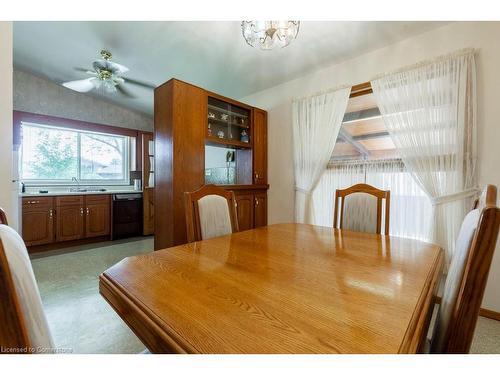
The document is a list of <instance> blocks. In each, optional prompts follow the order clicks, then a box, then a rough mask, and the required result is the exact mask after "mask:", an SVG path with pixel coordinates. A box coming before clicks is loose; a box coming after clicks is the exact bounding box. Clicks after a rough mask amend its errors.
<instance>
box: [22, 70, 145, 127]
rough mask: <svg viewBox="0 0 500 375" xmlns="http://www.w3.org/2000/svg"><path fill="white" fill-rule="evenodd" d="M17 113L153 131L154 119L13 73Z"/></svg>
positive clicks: (26, 75)
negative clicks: (29, 113) (23, 112)
mask: <svg viewBox="0 0 500 375" xmlns="http://www.w3.org/2000/svg"><path fill="white" fill-rule="evenodd" d="M13 95H14V109H15V110H17V111H25V112H32V113H37V114H42V115H50V116H56V117H64V118H69V119H73V120H80V121H88V122H94V123H97V124H105V125H114V126H119V127H122V128H130V129H139V130H146V131H153V119H152V117H151V116H148V115H146V114H143V113H138V112H134V111H132V110H130V109H127V108H124V107H120V106H118V105H116V104H113V103H110V102H107V101H104V100H99V99H98V98H94V97H92V96H89V95H85V94H82V93H79V92H76V91H73V90H70V89H67V88H66V87H63V86H61V85H58V84H56V83H54V82H51V81H49V80H46V79H44V78H40V77H37V76H35V75H33V74H30V73H27V72H24V71H21V70H17V69H15V70H14V94H13Z"/></svg>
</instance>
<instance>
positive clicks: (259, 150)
mask: <svg viewBox="0 0 500 375" xmlns="http://www.w3.org/2000/svg"><path fill="white" fill-rule="evenodd" d="M253 183H254V184H255V185H265V184H267V112H266V111H263V110H261V109H258V108H254V109H253Z"/></svg>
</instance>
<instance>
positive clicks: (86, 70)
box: [73, 66, 92, 73]
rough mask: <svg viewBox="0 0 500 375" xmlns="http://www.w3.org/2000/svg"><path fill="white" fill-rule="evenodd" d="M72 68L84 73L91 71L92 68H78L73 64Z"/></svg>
mask: <svg viewBox="0 0 500 375" xmlns="http://www.w3.org/2000/svg"><path fill="white" fill-rule="evenodd" d="M73 69H74V70H76V71H77V72H85V73H87V72H92V69H85V68H80V67H78V66H75V67H74V68H73Z"/></svg>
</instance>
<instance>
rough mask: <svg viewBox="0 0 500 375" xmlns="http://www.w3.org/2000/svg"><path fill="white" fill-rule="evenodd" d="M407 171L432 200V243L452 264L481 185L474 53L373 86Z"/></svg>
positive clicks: (424, 66) (429, 64)
mask: <svg viewBox="0 0 500 375" xmlns="http://www.w3.org/2000/svg"><path fill="white" fill-rule="evenodd" d="M371 84H372V87H373V93H374V95H375V98H376V100H377V104H378V106H379V109H380V112H381V113H382V116H383V119H384V123H385V125H386V127H387V130H388V132H389V134H390V135H391V138H392V140H393V142H394V145H395V146H396V148H397V150H398V152H399V155H400V156H401V158H402V160H403V162H404V164H405V166H406V169H407V170H408V171H409V172H410V173H411V175H412V177H413V178H414V179H415V181H417V182H418V184H419V185H420V186H421V188H422V189H423V190H424V191H425V192H426V194H427V195H428V196H429V198H430V199H431V202H432V205H433V213H432V220H431V226H430V230H431V232H430V238H431V240H432V241H433V242H436V243H438V244H440V245H441V246H443V247H444V248H445V249H446V255H447V261H448V264H449V261H450V259H451V256H452V255H453V249H454V243H455V240H456V236H457V233H458V230H459V228H460V223H461V221H462V220H463V218H464V216H465V213H466V210H467V209H470V206H471V197H472V196H474V195H475V194H476V192H477V186H476V184H477V179H476V168H475V166H476V106H475V105H476V104H475V91H476V88H475V87H476V86H475V85H476V71H475V61H474V51H472V50H467V51H460V52H458V53H455V54H453V55H449V56H446V57H442V58H439V59H437V60H436V61H433V62H427V63H425V64H421V65H419V66H414V67H412V68H409V69H407V70H404V71H401V72H398V73H394V74H389V75H386V76H384V77H382V78H379V79H376V80H374V81H372V82H371Z"/></svg>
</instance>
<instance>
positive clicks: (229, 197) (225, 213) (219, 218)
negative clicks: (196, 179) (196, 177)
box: [184, 185, 239, 242]
mask: <svg viewBox="0 0 500 375" xmlns="http://www.w3.org/2000/svg"><path fill="white" fill-rule="evenodd" d="M184 198H185V205H186V229H187V238H188V242H193V241H200V240H206V239H209V238H213V237H218V236H223V235H226V234H229V233H233V232H238V230H239V229H238V219H237V214H236V199H235V197H234V192H232V191H227V190H224V189H222V188H220V187H217V186H215V185H205V186H203V187H201V188H200V189H198V190H196V191H193V192H186V193H184Z"/></svg>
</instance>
